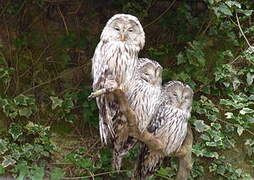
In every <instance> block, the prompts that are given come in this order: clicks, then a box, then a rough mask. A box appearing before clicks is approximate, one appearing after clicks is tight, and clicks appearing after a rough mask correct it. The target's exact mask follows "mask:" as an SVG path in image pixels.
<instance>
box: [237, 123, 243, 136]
mask: <svg viewBox="0 0 254 180" xmlns="http://www.w3.org/2000/svg"><path fill="white" fill-rule="evenodd" d="M243 131H244V128H243V127H242V126H240V125H237V133H238V135H239V136H241V135H242V133H243Z"/></svg>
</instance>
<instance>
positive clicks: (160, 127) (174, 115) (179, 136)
mask: <svg viewBox="0 0 254 180" xmlns="http://www.w3.org/2000/svg"><path fill="white" fill-rule="evenodd" d="M188 117H189V114H188V113H186V112H184V111H182V110H180V109H178V108H175V107H172V106H170V105H165V104H164V105H162V106H160V108H159V109H158V111H157V113H156V114H155V117H154V118H153V120H152V122H151V123H150V126H149V127H148V131H149V132H151V133H153V134H154V135H155V136H156V137H157V138H159V139H161V140H162V142H163V143H165V144H166V149H165V150H164V153H165V154H171V153H173V152H175V151H178V150H179V148H180V147H181V145H182V143H183V141H184V139H185V136H186V134H187V120H188Z"/></svg>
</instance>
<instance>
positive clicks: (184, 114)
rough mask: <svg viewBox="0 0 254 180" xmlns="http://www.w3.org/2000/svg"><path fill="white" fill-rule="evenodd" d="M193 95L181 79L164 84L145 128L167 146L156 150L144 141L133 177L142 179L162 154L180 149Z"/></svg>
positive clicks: (156, 166) (156, 165)
mask: <svg viewBox="0 0 254 180" xmlns="http://www.w3.org/2000/svg"><path fill="white" fill-rule="evenodd" d="M192 98H193V91H192V89H191V88H190V87H189V86H187V85H184V84H183V83H181V82H180V81H171V82H168V83H167V84H165V85H164V86H163V90H162V93H161V97H160V102H161V104H160V105H159V108H158V109H157V110H156V112H155V114H154V116H153V119H152V121H151V123H150V124H149V125H148V128H147V130H148V131H149V132H150V133H152V134H154V136H155V137H157V138H158V139H160V140H161V141H162V143H164V144H165V145H166V147H165V149H163V152H155V151H152V150H150V149H149V148H148V147H147V146H146V145H143V147H142V148H141V152H140V155H139V158H138V162H137V164H136V169H135V172H134V176H135V179H136V180H145V179H146V178H148V177H149V176H151V175H153V174H154V172H155V170H156V169H157V168H159V166H160V163H161V161H162V160H163V159H164V157H165V156H167V155H172V154H174V153H177V152H178V151H179V150H180V148H181V145H182V143H183V141H184V139H185V137H186V134H187V120H188V119H189V118H190V115H191V114H190V113H191V105H192Z"/></svg>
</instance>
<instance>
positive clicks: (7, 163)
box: [2, 156, 16, 167]
mask: <svg viewBox="0 0 254 180" xmlns="http://www.w3.org/2000/svg"><path fill="white" fill-rule="evenodd" d="M15 163H16V161H15V160H14V159H13V158H12V157H11V156H4V160H3V162H2V166H3V167H8V166H11V165H13V164H15Z"/></svg>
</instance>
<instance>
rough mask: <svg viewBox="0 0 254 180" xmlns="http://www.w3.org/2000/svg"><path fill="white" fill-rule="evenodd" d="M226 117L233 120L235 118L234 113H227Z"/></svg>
mask: <svg viewBox="0 0 254 180" xmlns="http://www.w3.org/2000/svg"><path fill="white" fill-rule="evenodd" d="M225 116H226V119H232V118H233V117H234V114H233V113H232V112H226V113H225Z"/></svg>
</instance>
